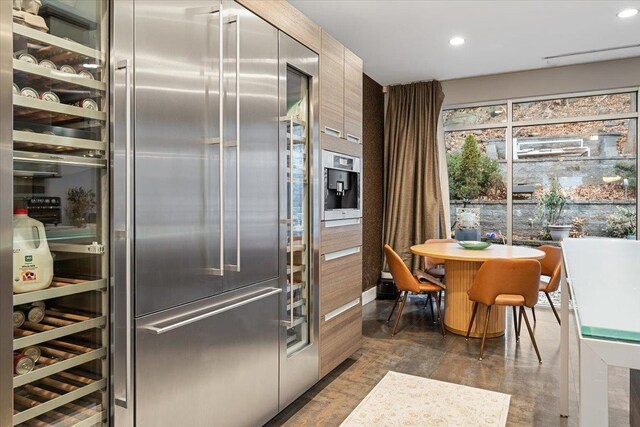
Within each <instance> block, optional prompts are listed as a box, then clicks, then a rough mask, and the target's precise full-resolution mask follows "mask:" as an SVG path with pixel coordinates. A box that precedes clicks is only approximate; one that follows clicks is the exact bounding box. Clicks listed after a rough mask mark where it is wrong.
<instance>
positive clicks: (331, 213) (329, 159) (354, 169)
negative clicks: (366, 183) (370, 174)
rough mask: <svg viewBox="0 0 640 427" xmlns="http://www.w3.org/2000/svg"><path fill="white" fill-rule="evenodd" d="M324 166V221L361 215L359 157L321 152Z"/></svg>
mask: <svg viewBox="0 0 640 427" xmlns="http://www.w3.org/2000/svg"><path fill="white" fill-rule="evenodd" d="M322 164H323V166H324V202H323V206H324V211H323V214H322V219H323V220H326V221H330V220H334V219H344V218H360V217H361V216H362V206H361V203H360V199H361V182H360V172H361V169H360V168H361V164H360V159H359V158H357V157H351V156H347V155H345V154H338V153H333V152H331V151H326V150H325V151H323V152H322Z"/></svg>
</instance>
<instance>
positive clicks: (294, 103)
mask: <svg viewBox="0 0 640 427" xmlns="http://www.w3.org/2000/svg"><path fill="white" fill-rule="evenodd" d="M286 102H287V116H286V118H285V121H286V126H287V138H286V139H287V149H286V153H287V190H288V191H287V195H286V198H287V205H288V236H287V316H288V317H289V326H288V329H287V354H288V355H289V354H292V353H295V352H296V351H298V350H300V349H302V348H304V347H305V346H306V345H308V344H309V297H310V294H309V288H310V286H309V185H308V171H309V153H308V139H309V132H308V126H307V123H308V111H309V79H308V77H307V76H306V75H304V74H302V73H300V72H298V71H297V70H295V69H293V68H291V67H288V68H287V98H286Z"/></svg>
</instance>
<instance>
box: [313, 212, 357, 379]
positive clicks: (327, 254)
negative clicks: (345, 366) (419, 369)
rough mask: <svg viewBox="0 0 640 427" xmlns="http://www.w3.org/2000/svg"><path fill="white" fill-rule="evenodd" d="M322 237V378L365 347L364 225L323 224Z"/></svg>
mask: <svg viewBox="0 0 640 427" xmlns="http://www.w3.org/2000/svg"><path fill="white" fill-rule="evenodd" d="M341 236H342V237H344V238H341ZM321 240H322V244H321V249H320V252H321V255H320V307H319V308H320V340H319V341H320V378H322V377H324V376H325V375H326V374H328V373H329V372H331V370H333V369H334V368H336V367H337V366H338V365H339V364H340V363H342V362H344V361H345V360H346V359H347V358H348V357H349V356H351V355H352V354H353V353H354V352H356V351H357V350H358V349H359V348H360V347H361V342H362V298H361V297H362V225H361V224H360V223H359V222H358V223H357V224H350V225H344V226H339V227H328V228H327V227H326V223H323V224H322V233H321ZM349 245H354V246H349Z"/></svg>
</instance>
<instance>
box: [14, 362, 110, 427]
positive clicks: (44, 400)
mask: <svg viewBox="0 0 640 427" xmlns="http://www.w3.org/2000/svg"><path fill="white" fill-rule="evenodd" d="M106 386H107V380H106V379H94V378H90V377H89V376H86V374H79V373H77V372H75V371H74V372H70V371H65V372H60V373H58V374H56V375H51V376H48V377H46V378H42V379H40V380H38V381H36V382H33V383H30V384H25V385H24V386H22V387H20V388H19V389H18V390H16V391H15V393H14V402H15V408H16V409H15V413H14V416H13V425H14V426H15V425H20V424H22V423H24V425H29V426H49V425H65V426H66V425H74V426H78V425H94V424H96V423H99V422H100V421H101V420H102V419H103V418H104V417H105V415H106V414H104V412H103V409H102V404H101V399H100V398H99V397H98V398H96V397H95V396H91V394H92V393H95V392H96V391H99V390H102V389H104V388H105V387H106ZM89 422H93V423H94V424H88V423H89Z"/></svg>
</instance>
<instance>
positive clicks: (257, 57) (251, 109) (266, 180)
mask: <svg viewBox="0 0 640 427" xmlns="http://www.w3.org/2000/svg"><path fill="white" fill-rule="evenodd" d="M223 18H224V19H223V21H224V24H223V40H224V42H223V45H224V64H225V66H224V79H223V81H224V110H223V117H224V121H223V123H224V126H223V127H224V129H223V133H224V147H225V148H224V175H225V178H224V224H225V226H224V248H225V249H224V251H225V253H224V263H225V271H224V290H225V291H228V290H233V289H237V288H241V287H244V286H248V285H251V284H254V283H258V282H262V281H265V280H268V279H272V278H275V277H277V276H278V228H279V227H278V31H277V30H276V29H275V28H274V27H272V26H271V25H269V24H268V23H266V22H265V21H263V20H262V19H261V18H259V17H258V16H256V15H254V14H252V13H251V12H249V11H248V10H246V9H245V8H243V7H242V6H240V5H238V4H237V3H235V2H233V1H224V2H223ZM238 195H239V197H238Z"/></svg>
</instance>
